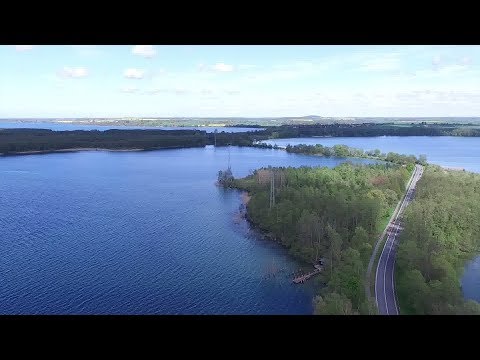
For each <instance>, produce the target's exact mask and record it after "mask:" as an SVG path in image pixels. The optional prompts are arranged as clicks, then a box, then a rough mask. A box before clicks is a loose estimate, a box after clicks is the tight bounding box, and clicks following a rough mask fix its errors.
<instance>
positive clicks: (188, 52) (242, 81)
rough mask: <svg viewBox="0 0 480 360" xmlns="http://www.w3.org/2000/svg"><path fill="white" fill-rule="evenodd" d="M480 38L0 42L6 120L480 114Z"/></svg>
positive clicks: (1, 111)
mask: <svg viewBox="0 0 480 360" xmlns="http://www.w3.org/2000/svg"><path fill="white" fill-rule="evenodd" d="M479 61H480V46H452V45H449V46H423V45H410V46H393V45H388V46H387V45H385V46H382V45H377V46H367V45H356V46H334V45H330V46H325V45H316V46H299V45H294V46H273V45H271V46H270V45H254V46H246V45H245V46H244V45H241V46H240V45H234V46H223V45H212V46H200V45H191V46H184V45H182V46H175V45H169V46H165V45H122V46H119V45H115V46H113V45H105V46H103V45H55V46H53V45H1V46H0V118H48V117H53V118H75V117H147V118H148V117H282V116H287V117H288V116H306V115H319V116H325V117H370V116H371V117H376V116H378V117H455V116H459V117H460V116H469V117H474V116H480V64H479Z"/></svg>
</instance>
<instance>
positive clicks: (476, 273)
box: [462, 256, 480, 302]
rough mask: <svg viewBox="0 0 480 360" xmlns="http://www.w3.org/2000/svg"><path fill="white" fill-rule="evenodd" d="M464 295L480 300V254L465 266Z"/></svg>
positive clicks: (467, 297)
mask: <svg viewBox="0 0 480 360" xmlns="http://www.w3.org/2000/svg"><path fill="white" fill-rule="evenodd" d="M462 290H463V296H464V297H465V298H466V299H471V300H475V301H478V302H480V256H477V257H476V258H475V259H473V260H472V261H470V262H469V263H468V264H467V265H466V266H465V272H464V274H463V278H462Z"/></svg>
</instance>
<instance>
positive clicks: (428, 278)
mask: <svg viewBox="0 0 480 360" xmlns="http://www.w3.org/2000/svg"><path fill="white" fill-rule="evenodd" d="M479 219H480V175H478V174H473V173H468V172H462V171H445V170H443V169H441V168H439V167H436V166H428V167H427V168H426V170H425V172H424V174H423V176H422V179H421V180H420V181H419V183H418V185H417V192H416V195H415V201H413V202H412V203H411V204H410V206H409V207H408V208H407V209H406V212H405V229H404V230H403V232H402V234H401V237H400V245H399V249H398V254H397V263H396V272H395V277H396V286H397V294H398V299H399V306H400V312H401V313H402V314H480V304H479V303H477V302H475V301H465V300H464V299H463V296H462V292H461V287H460V278H461V276H462V274H463V270H464V266H465V263H466V262H467V261H468V260H470V259H471V258H472V257H473V256H474V255H475V254H478V253H479V251H480V236H479V234H480V221H479Z"/></svg>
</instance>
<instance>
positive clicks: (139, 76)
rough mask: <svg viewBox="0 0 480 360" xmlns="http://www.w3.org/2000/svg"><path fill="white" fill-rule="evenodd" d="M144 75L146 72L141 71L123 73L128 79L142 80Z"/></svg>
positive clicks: (133, 70) (130, 70)
mask: <svg viewBox="0 0 480 360" xmlns="http://www.w3.org/2000/svg"><path fill="white" fill-rule="evenodd" d="M144 75H145V71H144V70H140V69H126V70H125V71H124V72H123V76H125V77H126V78H127V79H142V78H143V77H144Z"/></svg>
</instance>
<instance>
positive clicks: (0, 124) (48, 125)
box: [0, 121, 263, 133]
mask: <svg viewBox="0 0 480 360" xmlns="http://www.w3.org/2000/svg"><path fill="white" fill-rule="evenodd" d="M2 128H3V129H14V128H23V129H25V128H27V129H51V130H57V131H58V130H63V131H65V130H100V131H104V130H108V129H121V130H122V129H123V130H127V129H133V130H135V129H153V130H201V131H206V132H207V133H211V132H214V131H215V130H217V131H218V132H222V131H224V132H230V133H234V132H244V131H258V130H263V129H260V128H245V127H227V126H224V127H223V126H219V127H216V126H198V127H175V126H121V125H116V126H115V125H106V126H103V125H82V124H69V123H53V122H8V121H5V122H4V121H0V129H2Z"/></svg>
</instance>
